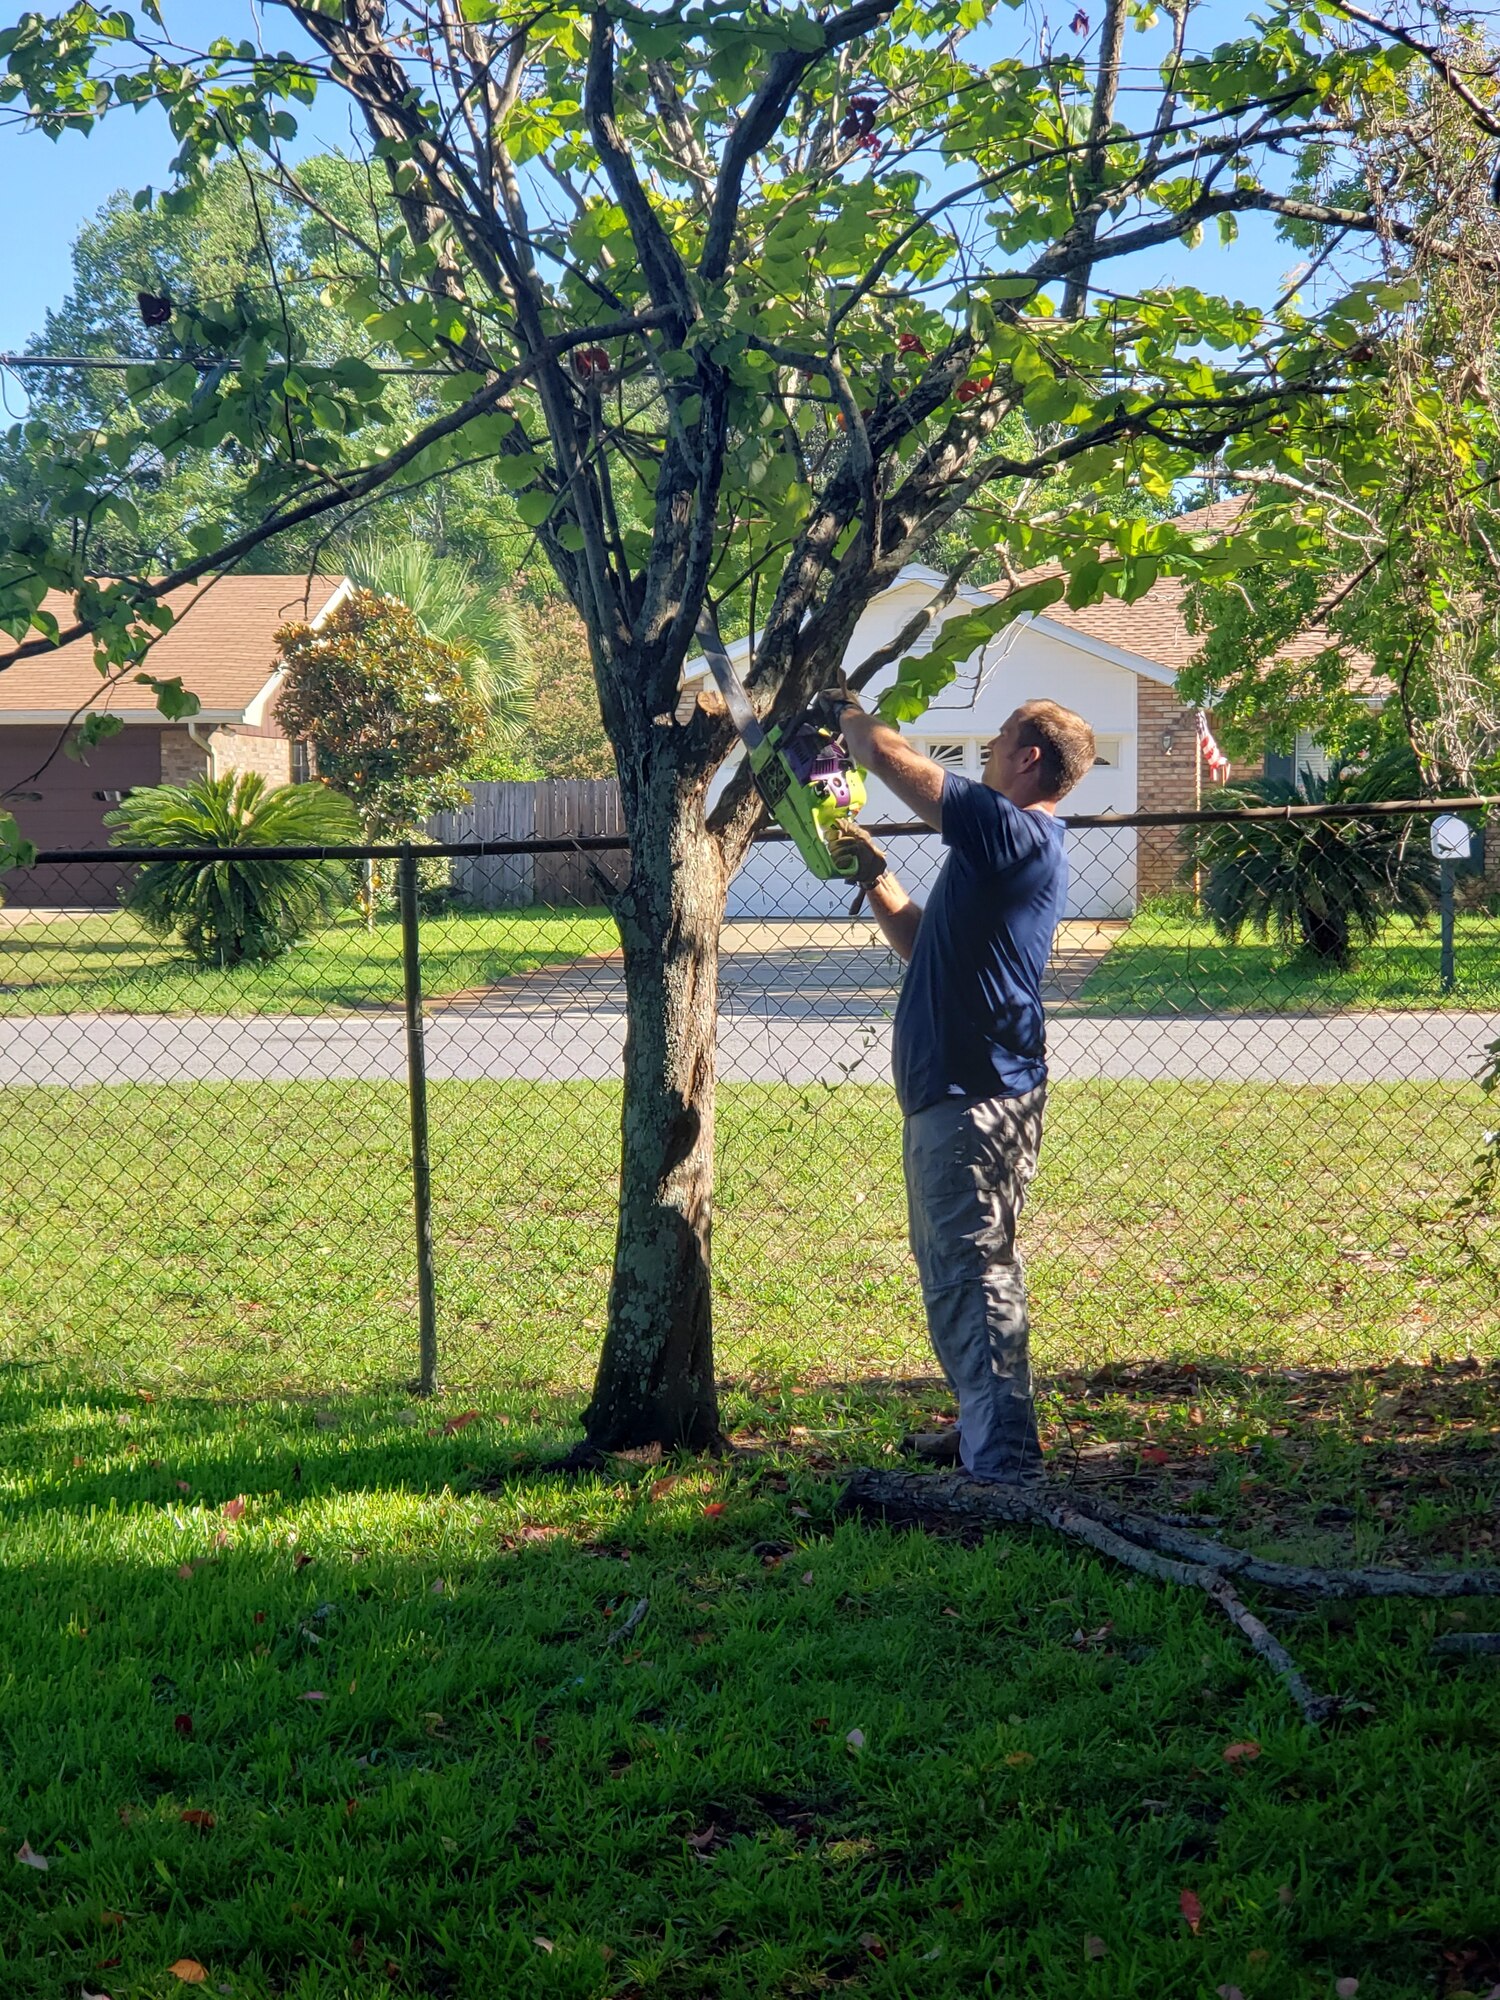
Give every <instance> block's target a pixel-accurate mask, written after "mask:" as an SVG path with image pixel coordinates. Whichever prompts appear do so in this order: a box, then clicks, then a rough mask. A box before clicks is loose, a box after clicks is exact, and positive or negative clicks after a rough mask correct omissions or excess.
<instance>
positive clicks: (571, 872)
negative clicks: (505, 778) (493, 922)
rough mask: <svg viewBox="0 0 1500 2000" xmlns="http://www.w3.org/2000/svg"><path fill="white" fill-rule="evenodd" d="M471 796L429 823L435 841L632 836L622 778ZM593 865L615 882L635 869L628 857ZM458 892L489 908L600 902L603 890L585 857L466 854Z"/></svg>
mask: <svg viewBox="0 0 1500 2000" xmlns="http://www.w3.org/2000/svg"><path fill="white" fill-rule="evenodd" d="M469 790H470V794H471V796H470V801H469V804H468V805H466V806H460V807H459V808H458V809H457V811H455V812H445V813H438V814H436V815H435V816H434V817H433V819H432V820H431V821H429V823H428V829H427V830H428V832H429V833H430V834H431V835H432V837H433V839H434V840H440V841H461V840H567V839H569V838H577V837H579V836H581V835H584V834H591V833H592V834H622V833H623V832H624V831H625V823H624V820H623V818H622V817H621V813H620V786H619V781H618V780H617V779H615V778H541V779H539V780H538V781H537V782H536V783H535V784H476V785H471V786H470V788H469ZM592 859H593V861H594V864H595V866H596V867H598V868H599V870H600V871H601V873H603V874H605V875H607V876H608V877H609V878H610V880H611V881H614V882H623V881H624V879H625V877H626V876H627V875H628V873H629V871H630V857H629V856H628V855H626V854H596V855H594V856H593V857H592ZM453 886H454V889H455V891H456V893H457V894H458V896H459V897H460V899H461V900H462V901H463V902H465V903H468V904H471V905H472V906H473V907H474V908H476V909H481V910H512V909H517V908H520V907H523V906H524V905H526V904H529V903H548V904H560V905H566V904H569V903H573V904H578V903H597V902H598V900H599V888H598V884H597V883H596V882H595V880H594V878H593V876H592V874H591V873H590V870H589V864H588V861H587V860H585V858H584V856H583V855H581V854H485V855H478V856H465V855H460V856H458V857H457V858H456V859H455V860H454V863H453Z"/></svg>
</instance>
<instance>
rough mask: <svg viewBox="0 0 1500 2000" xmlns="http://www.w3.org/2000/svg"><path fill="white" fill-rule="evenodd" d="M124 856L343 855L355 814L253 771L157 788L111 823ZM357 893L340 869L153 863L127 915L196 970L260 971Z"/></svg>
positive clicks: (314, 792)
mask: <svg viewBox="0 0 1500 2000" xmlns="http://www.w3.org/2000/svg"><path fill="white" fill-rule="evenodd" d="M106 824H108V825H109V826H111V827H113V828H114V829H115V832H114V833H113V834H112V836H111V838H112V839H113V840H114V842H115V844H116V845H117V846H125V847H214V848H222V849H224V850H225V853H226V855H228V854H230V853H232V852H237V851H239V850H242V849H246V848H252V849H253V848H256V847H342V846H348V845H351V844H352V843H354V842H356V841H358V839H359V837H360V824H359V814H358V813H357V812H356V811H355V809H354V807H353V805H352V804H351V803H350V801H349V800H348V799H346V798H344V797H343V796H342V794H341V793H338V792H334V791H330V790H329V789H328V787H327V786H326V785H319V784H312V785H281V786H278V787H277V788H275V789H274V790H273V789H272V788H271V787H269V786H268V785H267V783H266V780H265V779H264V778H263V777H261V776H260V775H259V773H258V772H254V771H228V772H226V773H225V774H224V776H223V777H221V778H210V777H202V778H194V779H193V781H192V783H191V784H188V785H151V786H147V787H145V788H144V789H143V790H141V791H138V792H132V793H131V794H130V795H129V797H128V798H127V799H126V800H125V802H124V803H123V804H122V805H120V806H118V807H116V809H115V810H114V811H113V812H112V813H109V814H107V815H106ZM353 893H354V877H353V875H352V874H351V872H350V869H349V865H348V863H347V862H343V861H243V860H229V859H225V860H223V861H150V862H147V863H146V864H145V866H144V867H143V868H142V869H141V871H140V873H139V874H138V875H137V876H136V878H135V880H134V881H133V882H132V883H131V884H130V886H129V888H128V889H127V890H126V892H125V898H124V901H125V907H126V908H127V909H128V910H129V911H131V912H132V914H133V915H135V916H137V917H139V919H140V920H141V922H142V923H143V924H144V925H145V926H146V928H147V930H149V931H150V932H151V933H152V935H153V936H154V937H160V938H166V937H171V936H173V935H174V934H175V935H176V936H177V937H178V938H180V939H181V941H182V944H183V946H184V947H185V949H186V950H187V952H188V954H189V955H190V956H191V957H192V958H194V959H196V960H197V962H198V963H199V964H200V965H217V966H228V965H242V964H262V963H264V962H265V961H266V960H268V959H272V958H276V957H279V956H280V954H281V953H282V952H284V951H285V950H286V949H287V947H288V946H289V945H292V944H295V943H296V941H297V939H298V938H299V937H302V936H304V935H305V934H306V933H307V932H308V931H310V930H312V929H313V928H314V927H315V926H316V925H318V924H320V923H326V922H327V921H328V920H329V919H330V918H331V917H333V916H335V915H336V914H337V913H338V911H339V910H341V909H342V908H343V907H344V906H345V904H347V903H348V902H349V901H350V900H351V898H352V896H353Z"/></svg>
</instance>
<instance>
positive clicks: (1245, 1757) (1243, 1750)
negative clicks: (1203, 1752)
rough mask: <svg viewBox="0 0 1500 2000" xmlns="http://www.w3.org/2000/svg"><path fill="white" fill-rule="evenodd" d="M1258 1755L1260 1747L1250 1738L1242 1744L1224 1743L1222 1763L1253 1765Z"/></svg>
mask: <svg viewBox="0 0 1500 2000" xmlns="http://www.w3.org/2000/svg"><path fill="white" fill-rule="evenodd" d="M1259 1755H1260V1745H1259V1744H1258V1743H1257V1742H1256V1741H1255V1739H1254V1738H1253V1737H1251V1738H1250V1739H1249V1740H1248V1741H1247V1742H1244V1743H1226V1744H1225V1745H1224V1762H1225V1763H1226V1764H1253V1763H1254V1762H1255V1760H1256V1758H1257V1757H1258V1756H1259Z"/></svg>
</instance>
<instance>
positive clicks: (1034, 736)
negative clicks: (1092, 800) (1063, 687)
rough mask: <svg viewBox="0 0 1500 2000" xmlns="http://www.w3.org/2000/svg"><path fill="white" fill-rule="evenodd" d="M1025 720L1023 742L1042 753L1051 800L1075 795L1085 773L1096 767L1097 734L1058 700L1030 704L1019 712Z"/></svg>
mask: <svg viewBox="0 0 1500 2000" xmlns="http://www.w3.org/2000/svg"><path fill="white" fill-rule="evenodd" d="M1016 712H1017V714H1018V715H1019V716H1020V718H1021V733H1020V742H1021V744H1022V745H1023V747H1024V748H1026V749H1028V750H1040V751H1041V753H1042V759H1041V778H1042V782H1043V784H1044V785H1045V786H1046V788H1047V790H1046V796H1047V797H1048V798H1049V799H1060V798H1063V797H1065V796H1066V794H1067V793H1069V792H1071V791H1072V789H1073V787H1074V786H1075V785H1076V784H1077V783H1078V780H1079V779H1080V778H1081V777H1082V776H1083V774H1084V773H1085V771H1092V770H1093V768H1094V732H1093V730H1092V729H1090V727H1089V725H1088V724H1087V723H1086V722H1085V721H1084V719H1083V717H1082V716H1081V715H1075V714H1074V713H1073V711H1072V709H1071V708H1061V707H1059V706H1058V704H1057V703H1056V702H1055V701H1027V702H1023V703H1022V704H1021V707H1020V708H1019V709H1018V710H1017V711H1016Z"/></svg>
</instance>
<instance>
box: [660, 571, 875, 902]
mask: <svg viewBox="0 0 1500 2000" xmlns="http://www.w3.org/2000/svg"><path fill="white" fill-rule="evenodd" d="M698 643H699V645H700V646H701V647H702V648H703V657H704V658H705V659H706V660H707V662H708V670H709V672H710V673H711V674H712V675H713V677H714V685H715V686H716V687H717V688H718V690H719V693H720V694H721V695H723V697H724V706H725V708H727V709H728V711H729V719H730V721H731V722H732V723H733V724H734V728H735V733H736V735H737V736H738V737H739V739H740V741H741V743H743V744H744V746H745V757H746V761H747V762H748V763H749V766H750V777H751V780H752V781H753V783H754V785H755V789H756V790H757V791H758V792H759V793H760V795H761V797H762V799H764V801H765V803H766V806H767V807H768V809H769V810H770V813H771V816H772V817H773V818H774V820H775V821H776V824H777V825H778V826H779V827H780V828H781V829H782V831H783V832H784V833H785V834H787V835H788V836H789V837H790V838H791V840H792V841H793V842H794V843H795V844H796V848H797V852H798V853H799V854H800V855H801V856H802V859H803V860H804V861H805V862H806V863H807V865H808V867H809V868H810V869H811V870H812V872H813V874H814V875H816V876H817V877H818V878H819V880H820V881H824V882H832V881H847V880H849V879H851V878H852V876H853V874H854V871H855V868H856V866H857V863H855V862H854V860H853V859H852V857H851V859H850V861H849V863H848V865H847V866H846V867H843V868H840V867H839V865H838V864H837V862H836V861H835V860H834V858H833V855H832V854H831V853H830V852H829V847H828V840H829V835H830V834H831V833H832V832H833V830H834V828H835V827H836V825H837V822H838V820H839V819H840V818H841V817H844V816H846V815H849V814H852V813H854V812H857V811H858V809H859V807H860V806H861V805H863V804H864V784H863V781H862V780H861V778H860V776H859V773H858V772H857V771H855V770H854V769H853V768H852V767H851V766H850V764H849V760H848V758H847V757H845V756H844V755H843V754H842V751H839V752H837V753H836V755H835V756H834V758H833V759H832V760H831V761H834V762H836V764H837V774H836V776H835V777H830V776H829V775H828V773H827V771H826V770H825V771H818V770H817V769H816V768H815V767H816V765H817V764H819V763H821V764H827V763H828V762H829V761H830V757H829V753H830V752H831V751H832V750H833V746H832V744H831V743H830V742H828V740H827V739H824V740H823V741H822V742H821V743H820V744H819V745H818V746H817V750H818V751H820V752H821V753H822V754H816V752H815V753H814V754H812V755H808V756H805V757H804V758H803V759H802V761H803V762H804V763H805V764H806V765H807V769H806V770H805V771H799V770H798V768H797V765H796V763H795V762H794V761H793V759H792V758H791V757H789V756H788V754H787V748H786V747H785V746H784V745H783V743H782V740H781V731H780V730H778V729H770V730H768V729H766V728H765V726H764V725H763V724H762V722H761V721H760V718H759V717H758V716H757V715H756V713H755V710H754V709H753V708H752V707H751V706H750V698H749V696H748V695H747V694H746V693H745V690H744V687H743V685H742V684H741V681H740V677H739V675H738V674H737V673H736V672H735V670H734V664H733V662H732V661H731V659H730V657H729V655H728V653H726V652H725V650H724V644H723V641H722V640H721V639H720V637H719V632H718V627H717V626H716V625H715V623H714V620H713V616H712V614H711V613H710V612H709V610H708V609H707V607H705V608H704V612H703V616H702V617H701V619H700V620H699V621H698ZM804 721H805V718H803V719H801V720H799V723H798V725H797V726H795V727H794V728H793V729H792V731H791V736H792V737H793V738H794V739H795V738H797V737H799V736H802V735H803V734H805V730H804V728H803V726H802V724H803V722H804Z"/></svg>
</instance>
